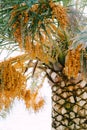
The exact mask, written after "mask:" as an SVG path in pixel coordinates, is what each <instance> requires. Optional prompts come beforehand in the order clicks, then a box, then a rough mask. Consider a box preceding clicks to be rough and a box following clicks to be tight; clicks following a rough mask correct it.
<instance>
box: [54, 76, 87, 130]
mask: <svg viewBox="0 0 87 130" xmlns="http://www.w3.org/2000/svg"><path fill="white" fill-rule="evenodd" d="M52 130H87V82H86V81H82V80H80V79H79V80H68V79H67V77H63V75H62V76H61V80H60V81H59V82H55V83H54V85H53V86H52Z"/></svg>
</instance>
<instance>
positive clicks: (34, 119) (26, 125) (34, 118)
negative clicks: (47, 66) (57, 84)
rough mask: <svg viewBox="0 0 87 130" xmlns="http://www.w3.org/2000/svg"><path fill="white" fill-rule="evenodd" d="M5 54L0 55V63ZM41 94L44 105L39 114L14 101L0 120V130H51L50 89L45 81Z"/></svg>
mask: <svg viewBox="0 0 87 130" xmlns="http://www.w3.org/2000/svg"><path fill="white" fill-rule="evenodd" d="M6 53H7V52H6V51H4V52H3V53H2V54H0V61H1V60H3V58H4V57H5V56H6ZM16 54H17V53H15V55H16ZM13 55H14V54H13ZM41 92H42V96H43V97H44V99H45V102H46V103H45V105H44V107H43V108H42V109H41V110H40V111H39V112H37V113H34V112H33V111H28V110H26V108H25V106H24V104H23V102H22V101H20V102H19V101H15V103H14V105H13V107H12V109H11V112H10V114H8V115H7V117H6V118H5V119H0V130H51V88H50V86H49V84H48V83H47V80H45V83H44V87H43V88H42V90H41Z"/></svg>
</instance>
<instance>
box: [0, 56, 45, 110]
mask: <svg viewBox="0 0 87 130" xmlns="http://www.w3.org/2000/svg"><path fill="white" fill-rule="evenodd" d="M24 57H25V55H21V56H18V57H14V58H10V59H8V60H6V61H3V62H1V63H0V110H2V109H8V108H9V107H10V105H11V103H12V102H13V101H14V99H15V98H18V99H22V100H24V102H25V105H26V108H30V107H32V108H33V109H34V110H35V111H36V110H39V108H41V107H42V106H43V104H44V100H43V98H42V97H41V98H40V99H39V101H37V100H38V90H39V89H38V86H37V89H36V90H34V92H32V91H31V89H27V85H26V83H27V77H26V76H25V75H24V73H22V72H24V69H23V68H25V67H24V66H23V64H22V62H23V58H24ZM21 58H22V60H21ZM15 62H16V63H15ZM16 67H17V68H16ZM20 70H21V72H20Z"/></svg>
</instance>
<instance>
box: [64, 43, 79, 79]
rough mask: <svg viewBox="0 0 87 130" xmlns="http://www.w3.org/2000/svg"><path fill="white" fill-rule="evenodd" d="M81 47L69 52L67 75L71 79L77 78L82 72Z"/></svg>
mask: <svg viewBox="0 0 87 130" xmlns="http://www.w3.org/2000/svg"><path fill="white" fill-rule="evenodd" d="M80 51H81V45H78V46H77V48H76V49H73V50H69V51H68V54H67V56H66V62H65V74H66V75H67V76H68V77H69V78H71V77H73V78H76V77H77V76H78V74H79V72H80V70H81V61H80V57H81V53H80Z"/></svg>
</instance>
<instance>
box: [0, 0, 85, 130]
mask: <svg viewBox="0 0 87 130" xmlns="http://www.w3.org/2000/svg"><path fill="white" fill-rule="evenodd" d="M86 4H87V3H86V1H85V0H83V1H78V0H77V1H76V2H75V4H73V3H72V1H70V0H66V1H65V0H62V1H61V0H17V1H16V0H12V1H11V0H0V50H1V51H2V50H9V55H10V54H11V52H13V51H19V52H20V53H21V55H18V56H16V57H12V58H11V57H8V56H7V57H6V58H5V59H4V61H1V62H0V110H1V111H2V110H3V109H4V110H7V109H8V108H9V107H10V106H11V103H12V102H13V101H14V99H15V98H16V97H17V98H18V99H22V100H24V102H25V105H26V107H27V108H30V107H32V108H33V109H34V110H35V111H36V110H38V109H39V108H40V107H42V105H43V104H44V100H43V98H42V97H40V99H39V101H37V98H38V92H39V89H40V88H41V86H42V83H43V82H44V78H45V77H47V78H48V79H49V82H50V85H51V87H52V129H53V130H73V129H75V130H85V129H87V81H86V75H87V73H86V71H87V65H86V63H87V60H86V59H87V43H86V42H87V31H86V20H87V19H86V15H84V9H85V6H86ZM43 72H45V74H43ZM38 77H40V78H39V79H41V80H40V81H38V82H39V84H38V83H37V79H38ZM29 79H30V80H31V85H30V86H32V87H31V88H28V87H27V84H28V80H29ZM32 79H33V80H32ZM36 85H37V87H36Z"/></svg>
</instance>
